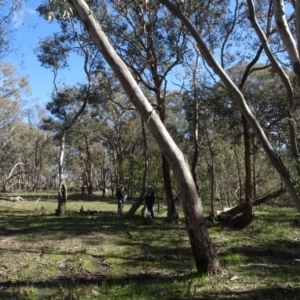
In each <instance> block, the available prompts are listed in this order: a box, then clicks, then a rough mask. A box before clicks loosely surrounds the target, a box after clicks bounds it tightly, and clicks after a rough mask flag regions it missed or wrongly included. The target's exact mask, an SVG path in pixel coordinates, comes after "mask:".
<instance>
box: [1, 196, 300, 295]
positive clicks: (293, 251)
mask: <svg viewBox="0 0 300 300" xmlns="http://www.w3.org/2000/svg"><path fill="white" fill-rule="evenodd" d="M1 196H11V194H7V195H4V194H2V195H1ZM22 197H23V198H24V199H26V201H22V202H15V203H12V202H9V201H5V200H0V299H13V297H15V299H22V300H27V299H39V300H41V299H51V300H54V299H58V300H63V299H83V300H86V299H299V298H300V284H299V282H300V261H299V259H300V252H299V249H300V235H299V216H298V214H297V213H296V210H295V209H294V208H284V207H273V206H267V205H264V206H261V207H260V208H258V209H257V210H256V211H255V219H254V221H253V222H252V223H251V224H250V225H248V226H247V227H246V228H243V229H232V228H228V227H222V226H220V225H210V226H209V232H210V236H211V238H212V240H213V242H214V245H215V248H216V250H217V252H218V256H219V259H220V261H221V264H222V266H223V270H224V272H223V273H222V274H219V275H217V276H202V277H200V276H199V275H198V274H197V272H196V269H195V264H194V260H193V256H192V253H191V249H190V245H189V240H188V237H187V232H186V229H185V224H184V221H183V219H182V217H183V216H182V212H180V217H181V219H180V221H179V222H178V223H172V224H170V223H167V222H165V216H166V214H165V212H166V207H165V206H164V205H162V206H161V210H160V212H157V211H156V213H157V218H156V220H155V224H154V225H151V226H145V225H143V223H142V220H141V217H140V212H138V213H137V214H136V216H135V217H134V218H133V219H127V218H126V217H125V216H120V215H118V214H117V213H116V210H117V204H116V201H115V199H114V198H102V197H101V196H99V195H96V196H95V197H92V198H88V197H85V196H81V195H78V194H75V193H73V194H70V195H69V200H68V203H67V210H68V213H67V215H66V216H63V217H57V216H56V215H55V214H54V211H55V209H56V207H57V202H56V192H53V193H50V192H48V193H37V194H33V193H26V194H22ZM37 198H41V199H40V201H39V202H34V201H35V200H36V199H37ZM132 203H133V202H132V201H130V200H129V201H128V202H127V204H126V205H125V211H127V210H128V209H129V208H130V206H131V205H132ZM163 204H164V203H163ZM81 206H84V208H85V210H87V209H90V210H94V209H99V211H100V212H99V214H98V215H95V216H87V215H84V216H81V215H80V214H79V213H78V211H79V209H80V207H81ZM178 209H179V210H181V208H180V207H178ZM156 210H157V209H156Z"/></svg>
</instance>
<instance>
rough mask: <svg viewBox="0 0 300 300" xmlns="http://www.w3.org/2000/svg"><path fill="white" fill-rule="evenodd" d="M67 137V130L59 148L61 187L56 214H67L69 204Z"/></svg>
mask: <svg viewBox="0 0 300 300" xmlns="http://www.w3.org/2000/svg"><path fill="white" fill-rule="evenodd" d="M65 139H66V132H65V131H63V133H62V136H61V138H60V149H59V165H58V170H59V188H58V203H57V209H56V214H57V215H58V216H63V215H65V214H66V205H67V186H66V183H65V176H64V166H63V164H64V155H65Z"/></svg>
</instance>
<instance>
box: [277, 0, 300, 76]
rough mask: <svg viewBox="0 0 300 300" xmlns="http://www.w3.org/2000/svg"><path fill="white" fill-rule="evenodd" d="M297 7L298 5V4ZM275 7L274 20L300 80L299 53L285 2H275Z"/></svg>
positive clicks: (279, 0) (280, 0)
mask: <svg viewBox="0 0 300 300" xmlns="http://www.w3.org/2000/svg"><path fill="white" fill-rule="evenodd" d="M296 5H297V4H296ZM273 7H274V19H275V23H276V26H277V30H278V32H279V34H280V36H281V39H282V41H283V44H284V46H285V48H286V51H287V52H288V55H289V58H290V61H291V64H292V67H293V70H294V73H295V74H296V76H297V77H298V79H299V80H300V62H299V53H298V49H297V46H296V42H295V40H294V38H293V35H292V33H291V31H290V28H289V26H288V23H287V21H286V17H285V10H284V1H283V0H273Z"/></svg>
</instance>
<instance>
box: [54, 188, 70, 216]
mask: <svg viewBox="0 0 300 300" xmlns="http://www.w3.org/2000/svg"><path fill="white" fill-rule="evenodd" d="M66 205H67V187H66V185H65V184H64V183H61V185H60V187H59V190H58V206H57V210H56V213H57V215H58V216H63V215H65V214H66Z"/></svg>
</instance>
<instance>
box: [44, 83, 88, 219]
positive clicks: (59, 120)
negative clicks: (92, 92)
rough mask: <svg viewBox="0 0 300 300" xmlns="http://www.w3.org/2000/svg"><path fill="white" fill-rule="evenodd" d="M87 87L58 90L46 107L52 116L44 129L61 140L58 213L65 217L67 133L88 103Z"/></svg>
mask: <svg viewBox="0 0 300 300" xmlns="http://www.w3.org/2000/svg"><path fill="white" fill-rule="evenodd" d="M88 94H89V93H87V91H86V86H82V88H81V89H80V88H72V87H65V88H64V89H61V90H59V89H57V90H56V91H55V92H54V93H53V94H52V102H48V103H47V105H46V108H47V110H48V111H49V112H50V114H51V115H50V116H49V117H48V118H47V119H44V120H43V125H42V128H43V129H44V130H47V131H52V132H53V133H54V134H55V137H56V138H58V139H59V163H58V175H59V190H58V206H57V210H56V213H57V214H58V215H64V214H65V213H66V203H67V186H66V182H65V176H64V155H65V142H66V133H67V131H68V130H69V129H70V128H71V127H72V126H73V125H74V124H75V122H76V121H77V119H78V118H79V117H80V115H81V114H82V112H83V111H84V108H85V106H86V104H87V101H88Z"/></svg>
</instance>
